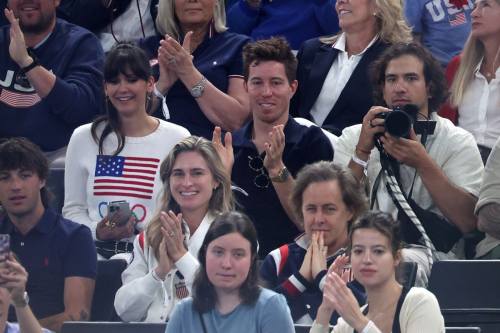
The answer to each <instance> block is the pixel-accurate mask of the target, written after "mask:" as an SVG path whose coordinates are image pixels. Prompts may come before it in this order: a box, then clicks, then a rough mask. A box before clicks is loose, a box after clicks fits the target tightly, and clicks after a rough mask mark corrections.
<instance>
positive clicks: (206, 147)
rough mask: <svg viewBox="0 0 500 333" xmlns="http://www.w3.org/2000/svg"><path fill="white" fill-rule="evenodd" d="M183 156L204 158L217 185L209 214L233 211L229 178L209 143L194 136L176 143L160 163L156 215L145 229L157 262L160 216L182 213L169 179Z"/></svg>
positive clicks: (160, 237)
mask: <svg viewBox="0 0 500 333" xmlns="http://www.w3.org/2000/svg"><path fill="white" fill-rule="evenodd" d="M185 152H196V153H198V154H200V155H201V156H203V158H204V159H205V162H206V163H207V166H208V168H209V169H210V172H211V173H212V176H213V177H214V180H216V181H217V182H219V183H220V185H219V186H218V187H217V188H215V189H214V190H213V192H212V197H211V198H210V202H209V205H208V210H209V211H210V213H212V214H213V215H218V214H220V213H224V212H227V211H229V210H234V198H233V193H232V191H231V176H230V175H229V173H228V172H227V171H226V169H225V168H224V165H223V164H222V160H221V158H220V156H219V154H218V153H217V150H216V149H215V147H214V145H213V144H212V142H210V141H208V140H207V139H205V138H202V137H197V136H194V135H193V136H190V137H187V138H185V139H183V140H181V141H179V142H178V143H177V144H176V145H175V146H174V148H172V150H171V151H170V153H169V154H168V155H167V157H165V159H164V160H163V162H162V163H161V167H160V177H161V181H162V182H163V187H162V189H161V195H160V197H159V203H158V205H157V210H156V213H155V215H154V217H153V218H152V219H151V221H150V222H149V223H148V226H147V228H146V237H147V241H148V244H149V246H151V248H153V250H154V253H155V256H156V258H157V259H158V258H159V247H160V243H161V240H162V237H163V236H162V233H161V230H160V229H161V227H162V223H161V220H160V215H161V212H162V211H163V212H168V211H170V210H171V211H173V212H174V213H175V214H179V213H180V212H181V207H180V206H179V204H178V203H177V202H176V201H175V199H174V197H173V196H172V191H171V189H170V175H171V174H172V169H173V167H174V164H175V160H176V159H177V157H178V156H179V155H180V154H181V153H185ZM200 222H201V221H200Z"/></svg>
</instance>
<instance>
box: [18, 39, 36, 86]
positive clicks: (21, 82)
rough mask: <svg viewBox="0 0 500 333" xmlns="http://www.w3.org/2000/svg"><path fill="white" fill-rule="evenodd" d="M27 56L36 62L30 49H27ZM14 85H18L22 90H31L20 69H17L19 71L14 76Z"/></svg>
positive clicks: (24, 74)
mask: <svg viewBox="0 0 500 333" xmlns="http://www.w3.org/2000/svg"><path fill="white" fill-rule="evenodd" d="M28 55H29V56H30V57H31V58H32V59H33V61H35V62H36V61H38V58H37V57H36V55H35V54H34V53H33V50H32V48H31V47H29V48H28ZM16 84H17V85H20V86H21V87H23V88H26V89H29V88H31V83H30V81H29V80H28V78H27V77H26V73H24V71H23V70H22V68H19V71H18V72H17V74H16Z"/></svg>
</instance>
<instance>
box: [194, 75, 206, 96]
mask: <svg viewBox="0 0 500 333" xmlns="http://www.w3.org/2000/svg"><path fill="white" fill-rule="evenodd" d="M205 84H207V79H206V78H205V77H204V76H202V77H201V82H200V83H199V84H198V85H197V86H196V87H194V88H193V89H191V96H193V97H194V98H198V97H201V95H203V90H204V89H205Z"/></svg>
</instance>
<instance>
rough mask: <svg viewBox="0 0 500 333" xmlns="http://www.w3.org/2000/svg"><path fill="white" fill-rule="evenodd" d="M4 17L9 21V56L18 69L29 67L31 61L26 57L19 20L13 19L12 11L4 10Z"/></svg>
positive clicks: (26, 52)
mask: <svg viewBox="0 0 500 333" xmlns="http://www.w3.org/2000/svg"><path fill="white" fill-rule="evenodd" d="M4 13H5V17H7V20H9V23H10V25H11V28H10V32H9V33H10V45H9V54H10V57H11V58H12V60H14V61H15V62H16V63H17V64H18V65H19V67H21V68H23V67H26V66H29V65H30V64H31V63H32V62H33V59H32V58H31V57H30V56H29V55H28V51H27V50H26V42H25V41H24V34H23V32H22V31H21V27H20V26H19V19H16V18H15V17H14V13H13V12H12V10H8V9H7V8H5V9H4Z"/></svg>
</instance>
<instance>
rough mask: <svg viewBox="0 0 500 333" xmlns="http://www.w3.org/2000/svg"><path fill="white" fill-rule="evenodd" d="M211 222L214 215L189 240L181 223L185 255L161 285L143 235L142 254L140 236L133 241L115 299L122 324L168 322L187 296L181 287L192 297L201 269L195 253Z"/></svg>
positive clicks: (152, 253)
mask: <svg viewBox="0 0 500 333" xmlns="http://www.w3.org/2000/svg"><path fill="white" fill-rule="evenodd" d="M214 219H215V217H214V216H213V215H211V214H210V213H207V215H206V216H205V217H204V218H203V221H202V222H201V223H200V226H199V227H198V229H196V232H195V233H194V234H193V236H192V237H190V232H189V227H188V226H187V224H186V223H185V222H184V225H185V227H186V240H187V242H188V252H186V254H184V255H183V256H182V258H181V259H179V260H178V261H177V262H176V263H175V267H174V268H173V269H172V270H170V272H169V273H168V274H167V276H166V277H165V280H164V281H163V282H160V281H157V280H156V279H155V278H154V277H153V275H152V271H153V270H154V269H155V268H156V267H157V266H158V261H157V260H156V258H155V255H154V251H153V249H152V248H151V247H150V246H148V244H147V237H146V232H145V231H144V238H143V240H144V250H143V248H142V247H141V245H140V241H139V239H140V238H142V236H141V237H136V238H135V240H134V252H133V256H132V260H131V262H130V264H129V265H128V267H127V269H125V271H124V272H123V274H122V280H123V286H122V287H121V288H120V289H119V290H118V292H117V293H116V297H115V309H116V312H117V313H118V315H119V316H120V317H121V318H122V319H123V320H124V321H145V322H165V321H167V320H168V318H170V316H171V315H172V313H173V311H174V309H175V307H176V306H177V304H178V303H179V302H180V301H181V300H182V299H183V298H186V297H187V296H188V294H187V293H186V289H184V287H185V288H187V291H188V292H189V295H190V294H191V288H192V286H193V280H194V276H195V274H196V271H197V270H198V267H199V266H200V264H199V263H198V259H197V258H198V251H199V250H200V247H201V244H202V243H203V239H204V238H205V235H206V233H207V231H208V228H209V226H210V223H212V221H213V220H214ZM179 273H180V274H182V276H183V277H184V278H182V277H181V276H179Z"/></svg>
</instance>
